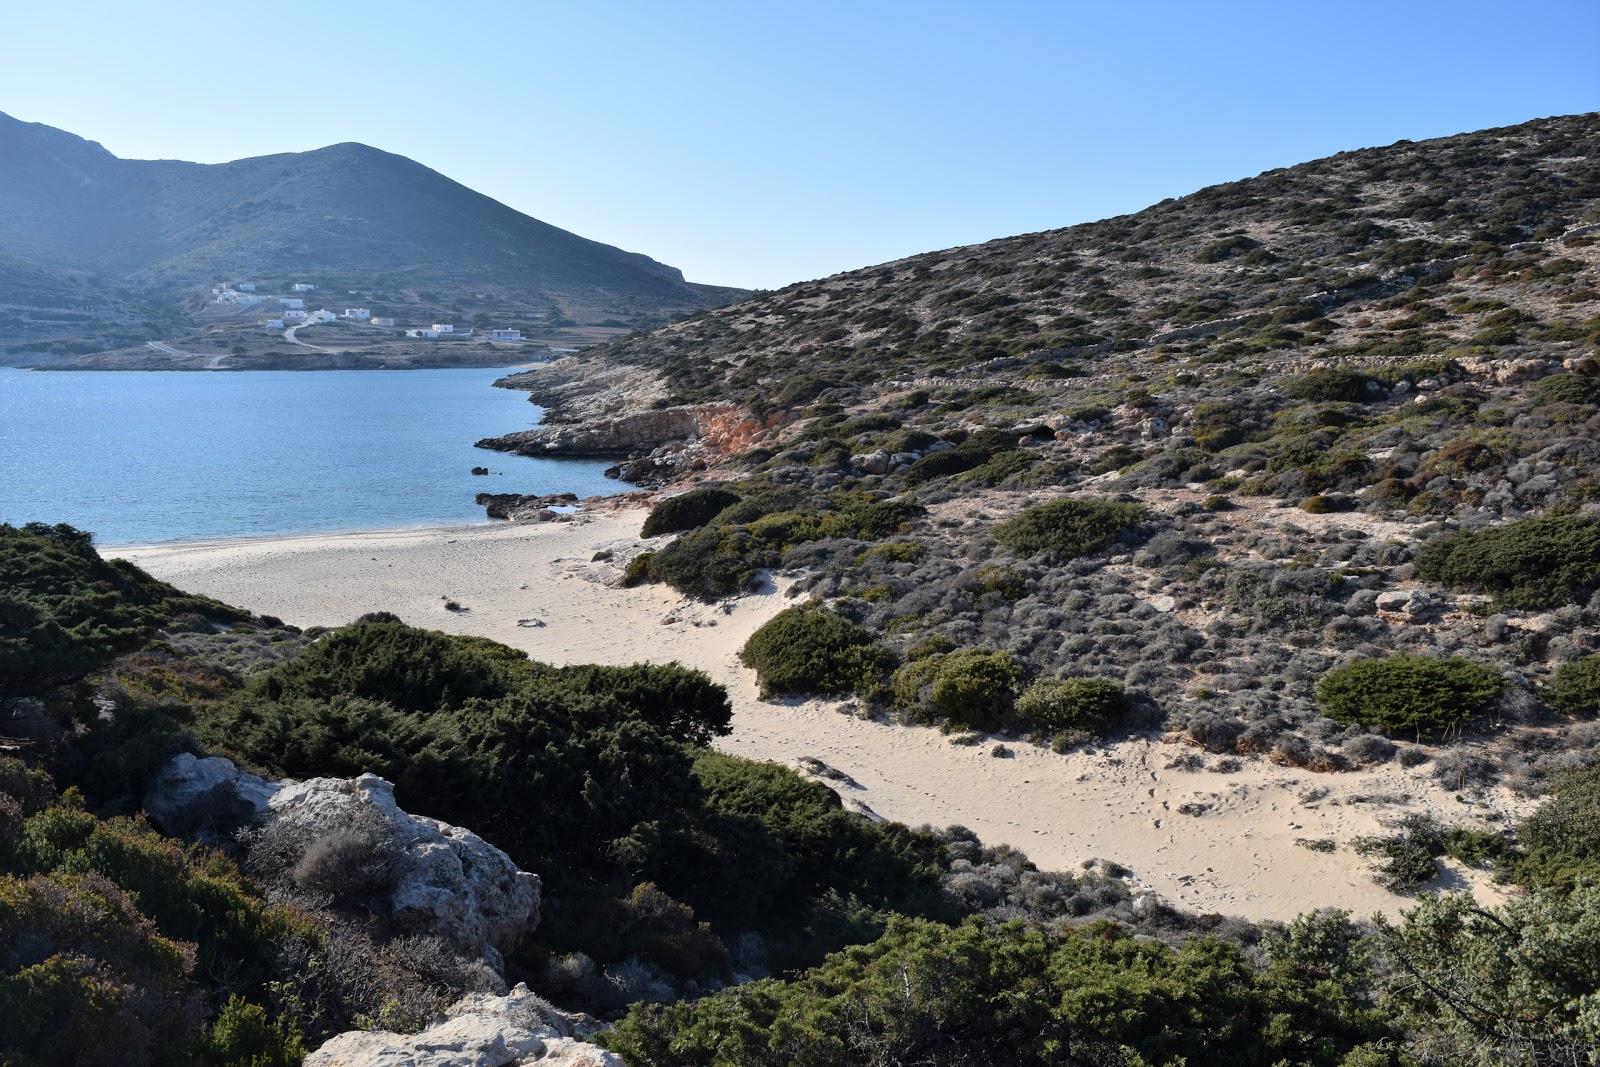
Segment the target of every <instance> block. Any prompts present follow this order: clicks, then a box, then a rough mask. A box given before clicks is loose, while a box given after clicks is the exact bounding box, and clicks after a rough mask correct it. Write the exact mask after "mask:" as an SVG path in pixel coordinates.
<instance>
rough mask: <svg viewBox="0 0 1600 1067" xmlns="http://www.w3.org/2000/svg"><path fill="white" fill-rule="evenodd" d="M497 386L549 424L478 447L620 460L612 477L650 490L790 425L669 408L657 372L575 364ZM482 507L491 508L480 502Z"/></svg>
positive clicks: (714, 410) (702, 408)
mask: <svg viewBox="0 0 1600 1067" xmlns="http://www.w3.org/2000/svg"><path fill="white" fill-rule="evenodd" d="M495 385H497V386H499V387H501V388H505V389H520V390H524V391H526V392H527V393H528V394H529V400H530V401H531V402H532V403H535V404H539V405H541V406H543V407H544V408H545V416H544V421H543V424H542V425H540V426H537V427H534V428H533V429H530V430H521V431H518V432H516V433H509V434H504V435H502V436H499V437H486V438H483V439H482V440H480V441H478V442H477V447H479V448H484V449H489V450H491V451H496V452H510V453H514V454H516V455H522V456H539V457H553V456H562V457H572V458H588V459H619V460H623V461H624V462H621V463H618V464H617V465H616V466H614V467H612V468H610V469H609V470H607V471H606V474H607V476H609V477H613V478H617V479H619V480H621V481H625V482H630V483H633V484H635V485H640V486H647V487H655V486H661V485H666V484H668V483H670V482H672V481H674V480H676V479H677V478H680V477H682V476H683V475H685V474H690V473H693V472H696V471H703V470H707V469H709V468H711V467H714V466H716V465H717V464H718V463H721V462H722V461H723V460H724V459H726V458H727V457H728V456H730V455H733V454H735V453H737V452H741V451H744V450H746V449H748V448H751V447H754V446H755V445H757V444H759V443H760V442H762V441H764V440H766V439H768V438H769V437H770V436H771V435H772V433H773V432H774V431H775V430H777V429H778V428H779V427H781V426H783V425H784V424H785V423H787V422H788V421H789V418H788V416H787V414H785V413H778V414H774V415H770V416H767V417H765V418H758V417H756V416H754V415H751V414H750V413H749V412H747V411H745V410H743V409H742V408H741V407H739V406H738V405H736V404H681V405H673V404H669V403H667V399H668V398H667V395H666V388H665V386H664V384H663V383H662V382H661V380H660V379H659V378H658V377H657V376H656V375H655V374H654V373H653V372H651V371H648V370H645V369H643V368H640V367H603V366H596V365H595V364H593V363H584V362H581V361H580V360H578V359H575V358H573V357H568V358H567V359H562V360H557V361H555V362H553V363H549V364H546V365H544V366H541V367H536V368H534V369H532V370H529V371H525V372H523V373H520V374H514V375H510V376H508V377H505V378H502V379H500V380H499V381H498V382H496V383H495ZM488 495H489V494H482V496H488ZM479 503H485V501H484V500H483V499H482V498H481V496H480V499H479ZM544 506H546V507H548V505H544ZM490 514H491V517H495V516H494V513H493V512H492V511H491V513H490Z"/></svg>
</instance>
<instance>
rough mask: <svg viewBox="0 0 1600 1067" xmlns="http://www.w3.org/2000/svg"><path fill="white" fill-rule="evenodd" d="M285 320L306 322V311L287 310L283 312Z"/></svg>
mask: <svg viewBox="0 0 1600 1067" xmlns="http://www.w3.org/2000/svg"><path fill="white" fill-rule="evenodd" d="M283 321H284V322H304V321H306V313H305V312H304V311H285V312H284V313H283Z"/></svg>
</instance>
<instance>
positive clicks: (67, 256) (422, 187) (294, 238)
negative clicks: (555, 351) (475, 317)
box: [0, 114, 743, 321]
mask: <svg viewBox="0 0 1600 1067" xmlns="http://www.w3.org/2000/svg"><path fill="white" fill-rule="evenodd" d="M291 279H293V280H307V281H314V282H319V283H322V284H323V285H324V286H325V287H338V288H342V289H346V290H358V291H375V292H376V294H377V295H378V296H380V297H381V296H382V295H383V293H384V291H388V292H390V293H395V294H398V293H402V292H406V291H410V292H416V291H432V292H436V293H442V294H445V297H446V299H448V297H449V296H451V295H455V294H463V293H471V294H474V295H477V296H480V297H481V296H488V297H490V298H495V299H508V300H514V301H515V302H516V303H518V304H520V305H524V306H528V307H540V306H550V305H554V306H555V307H556V308H557V309H559V310H560V311H561V313H562V314H563V315H564V316H568V317H572V318H576V319H579V320H590V321H597V320H599V319H602V318H606V317H617V318H627V319H635V318H638V319H647V318H651V317H656V318H660V317H665V316H666V315H670V314H673V313H676V312H680V311H687V310H695V309H700V308H705V307H711V306H715V305H718V304H722V303H725V302H727V301H728V300H730V299H734V298H736V297H738V296H741V295H743V291H742V290H738V289H729V288H724V287H720V286H710V285H697V284H694V283H692V282H686V281H685V280H684V278H683V274H682V272H680V271H678V270H677V269H676V268H673V267H669V266H666V265H665V264H662V263H658V262H656V261H655V260H653V259H651V258H649V257H648V256H644V255H640V254H639V253H636V252H626V251H623V250H622V249H619V248H613V247H611V246H610V245H604V244H600V243H599V242H596V241H590V240H588V239H586V238H583V237H579V236H578V235H576V234H573V233H568V232H567V231H565V230H562V229H558V228H557V227H554V226H551V225H548V224H546V223H543V222H540V221H539V220H538V219H535V218H530V217H529V216H527V215H524V214H522V213H521V212H519V211H516V210H514V209H512V208H509V207H507V206H506V205H504V204H501V203H499V202H498V201H495V200H492V199H490V198H489V197H486V196H484V195H482V194H480V193H476V192H474V191H472V190H471V189H468V188H467V187H466V186H464V185H461V184H460V183H458V182H454V181H451V180H450V179H449V178H446V177H445V176H444V175H442V174H439V173H438V172H436V171H433V170H430V169H428V168H427V167H424V166H423V165H422V164H420V163H417V162H415V161H413V160H410V159H407V158H405V157H403V156H397V155H393V154H391V153H388V152H383V151H380V150H378V149H376V148H370V147H368V146H366V145H361V144H339V145H333V146H331V147H328V148H321V149H318V150H316V151H312V152H301V153H286V154H282V155H273V156H261V157H257V158H254V159H241V160H236V161H234V162H232V163H220V164H199V163H185V162H180V161H175V160H133V159H119V158H118V157H116V156H114V155H112V154H111V153H110V152H108V151H107V150H106V149H104V148H102V147H101V146H100V145H99V144H96V143H95V142H93V141H88V140H85V139H83V138H81V137H78V136H75V135H73V134H70V133H67V132H65V131H62V130H58V129H54V128H52V127H49V126H44V125H41V124H38V123H27V122H21V121H18V120H17V119H14V118H11V117H10V116H8V115H4V114H0V310H3V309H5V308H7V307H10V308H12V309H14V308H15V307H16V306H18V305H24V306H29V305H31V306H51V305H55V306H57V307H58V308H60V309H66V310H68V312H69V313H70V312H71V310H72V309H74V308H81V306H83V305H85V304H86V303H91V302H94V301H95V299H96V297H97V296H98V297H99V298H100V299H101V300H102V301H109V300H110V298H111V297H112V295H113V294H112V293H110V292H108V289H118V290H126V291H127V297H128V299H131V300H135V301H139V300H143V299H144V297H145V294H171V293H176V292H179V291H181V290H183V289H186V288H190V289H194V288H198V287H200V286H202V285H206V284H216V283H218V282H231V281H243V280H256V281H261V282H264V283H267V284H279V283H282V282H284V281H287V280H291Z"/></svg>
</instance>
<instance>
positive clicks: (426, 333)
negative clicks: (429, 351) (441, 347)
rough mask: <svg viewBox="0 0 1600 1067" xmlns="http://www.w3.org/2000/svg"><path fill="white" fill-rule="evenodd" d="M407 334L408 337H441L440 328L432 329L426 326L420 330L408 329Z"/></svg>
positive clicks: (432, 338)
mask: <svg viewBox="0 0 1600 1067" xmlns="http://www.w3.org/2000/svg"><path fill="white" fill-rule="evenodd" d="M406 336H407V337H423V338H427V339H428V340H430V341H437V340H438V339H439V331H438V330H430V329H427V328H426V327H424V328H422V329H418V330H407V331H406Z"/></svg>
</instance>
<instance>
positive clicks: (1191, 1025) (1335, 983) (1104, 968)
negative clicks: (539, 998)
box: [600, 918, 1395, 1067]
mask: <svg viewBox="0 0 1600 1067" xmlns="http://www.w3.org/2000/svg"><path fill="white" fill-rule="evenodd" d="M1293 932H1294V931H1291V933H1293ZM1306 940H1310V939H1309V938H1305V937H1301V938H1300V939H1299V941H1306ZM1323 940H1331V939H1323ZM1296 947H1297V948H1298V949H1299V951H1298V953H1297V954H1296V958H1297V959H1299V960H1303V961H1305V962H1303V963H1300V964H1299V965H1297V964H1296V962H1295V961H1294V960H1285V961H1283V962H1281V963H1274V964H1273V965H1272V966H1271V967H1263V968H1262V969H1261V970H1256V969H1255V968H1254V967H1252V966H1251V964H1250V963H1248V962H1247V959H1246V957H1245V955H1244V954H1243V953H1242V952H1241V951H1240V950H1239V949H1238V948H1236V947H1234V946H1233V945H1228V944H1223V943H1221V942H1219V941H1217V940H1215V939H1213V938H1206V937H1197V938H1192V939H1190V940H1189V941H1187V942H1186V943H1185V944H1184V946H1183V947H1182V948H1181V949H1173V948H1170V947H1168V946H1167V945H1165V944H1163V943H1161V942H1160V941H1157V940H1155V939H1150V938H1133V937H1128V936H1126V935H1125V934H1123V933H1122V932H1121V931H1120V930H1119V929H1118V928H1116V927H1115V926H1112V925H1110V924H1106V925H1102V926H1096V927H1089V928H1088V929H1086V930H1078V931H1066V932H1062V933H1053V932H1051V931H1047V930H1044V929H1040V928H1038V927H1036V926H1029V925H1026V924H1024V923H1020V922H1013V923H1006V924H1004V925H1000V926H986V925H982V924H979V923H975V922H973V923H967V924H965V925H962V926H959V927H949V926H941V925H938V924H936V923H930V922H918V921H911V920H906V919H899V918H897V919H895V920H893V921H892V922H890V924H889V925H888V928H887V930H886V931H885V932H884V933H883V936H882V937H880V938H879V939H878V940H876V941H874V942H873V943H872V944H869V945H858V946H855V947H853V948H850V949H847V950H845V951H844V952H841V953H838V954H837V955H834V956H830V957H829V958H828V959H827V961H826V963H824V964H823V966H822V967H820V968H818V969H816V970H814V971H811V972H809V973H807V974H804V975H800V976H798V977H796V978H795V979H793V980H792V981H780V980H775V979H766V980H762V981H758V982H754V983H750V984H748V985H742V986H739V987H738V988H736V989H729V990H723V991H720V992H717V993H713V994H711V995H709V996H707V997H704V998H703V999H700V1000H696V1001H682V1002H679V1003H677V1004H671V1005H665V1006H648V1005H640V1006H637V1007H635V1008H634V1009H633V1011H632V1012H631V1013H630V1014H629V1015H628V1016H627V1017H626V1018H625V1019H623V1020H622V1021H621V1022H619V1023H618V1024H617V1026H616V1027H615V1028H614V1029H612V1030H610V1031H607V1032H606V1033H605V1034H604V1036H603V1037H601V1038H600V1040H601V1041H603V1042H604V1044H605V1045H606V1047H607V1048H609V1049H611V1050H612V1051H615V1052H617V1053H619V1054H620V1055H621V1056H622V1057H623V1058H624V1059H626V1060H627V1062H628V1063H629V1065H630V1067H713V1065H714V1067H772V1065H777V1064H782V1065H784V1067H873V1065H884V1064H951V1065H956V1064H978V1063H1015V1064H1057V1063H1059V1064H1063V1065H1065V1064H1107V1065H1110V1064H1131V1063H1141V1064H1144V1063H1148V1064H1158V1063H1159V1064H1179V1063H1190V1064H1201V1063H1204V1064H1217V1065H1221V1067H1243V1065H1246V1064H1297V1065H1300V1064H1304V1065H1307V1067H1337V1065H1339V1064H1341V1063H1344V1064H1349V1065H1354V1064H1361V1065H1363V1067H1365V1065H1369V1064H1370V1065H1373V1067H1378V1065H1382V1067H1390V1065H1391V1064H1392V1063H1394V1062H1395V1061H1394V1060H1393V1059H1392V1058H1391V1057H1388V1056H1386V1055H1383V1054H1382V1053H1381V1052H1380V1051H1379V1045H1378V1044H1377V1041H1378V1040H1379V1039H1380V1038H1383V1037H1386V1036H1389V1031H1388V1029H1387V1025H1386V1024H1385V1022H1384V1020H1383V1016H1382V1014H1381V1013H1380V1012H1379V1011H1378V1010H1377V1009H1376V1008H1375V1007H1374V1006H1373V1005H1372V1004H1371V1003H1369V1001H1368V998H1367V995H1366V985H1367V982H1368V980H1369V976H1370V968H1369V967H1367V966H1365V965H1364V964H1363V961H1362V959H1361V957H1360V955H1359V953H1357V952H1355V951H1345V952H1340V951H1339V950H1338V949H1337V948H1336V947H1332V948H1330V947H1327V946H1325V945H1322V944H1318V945H1303V946H1302V945H1300V944H1298V942H1297V945H1296ZM1330 959H1331V960H1334V961H1337V962H1338V963H1340V964H1342V965H1337V966H1329V965H1328V961H1329V960H1330ZM1369 1043H1370V1044H1369ZM1364 1050H1371V1051H1372V1053H1373V1054H1372V1055H1371V1056H1370V1057H1366V1058H1357V1057H1363V1056H1364ZM1347 1057H1348V1058H1347Z"/></svg>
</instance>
